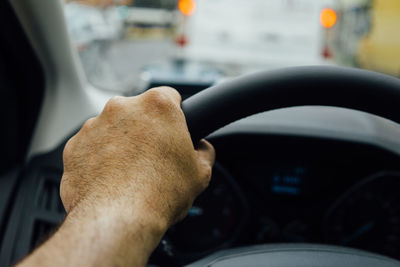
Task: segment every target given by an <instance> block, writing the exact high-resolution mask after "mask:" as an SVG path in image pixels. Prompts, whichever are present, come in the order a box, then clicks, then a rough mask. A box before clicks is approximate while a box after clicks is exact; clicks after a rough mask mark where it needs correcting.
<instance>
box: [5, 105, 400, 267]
mask: <svg viewBox="0 0 400 267" xmlns="http://www.w3.org/2000/svg"><path fill="white" fill-rule="evenodd" d="M316 109H317V110H316ZM278 115H279V116H278ZM397 136H399V127H398V125H396V124H393V123H392V122H389V121H386V120H384V119H382V118H377V117H371V116H370V117H366V116H365V115H364V114H361V113H357V112H347V111H346V110H341V109H335V110H331V109H330V108H320V107H318V108H317V107H314V108H312V109H294V110H293V109H292V110H291V111H288V110H281V111H273V112H268V113H264V114H258V115H255V116H252V117H249V118H246V119H244V120H242V121H238V122H235V123H233V124H231V125H229V126H227V127H225V128H223V129H221V130H219V131H217V132H216V133H214V134H212V135H210V136H209V138H208V139H209V140H210V141H211V142H212V143H213V145H214V146H215V148H216V151H217V163H216V165H215V167H214V170H213V178H212V181H211V183H210V185H209V187H208V189H207V190H206V191H205V192H204V193H203V194H202V195H200V196H199V198H198V199H197V200H196V202H195V203H194V205H193V207H192V209H191V210H190V211H189V213H188V216H187V217H186V218H185V219H184V220H183V221H182V222H180V223H178V224H177V225H175V226H173V227H172V228H171V229H170V230H169V231H168V232H167V233H166V235H165V236H164V238H163V239H162V241H161V242H160V245H159V247H158V248H157V249H156V251H155V252H154V253H153V255H152V257H151V259H150V264H152V265H155V266H180V265H184V264H187V263H190V262H192V261H195V260H196V259H200V258H202V257H204V256H206V255H209V254H211V253H213V252H215V251H218V250H221V249H224V248H234V247H243V246H249V245H256V244H276V243H317V244H335V245H339V246H348V247H354V248H359V249H364V250H367V251H370V252H376V253H380V254H383V255H386V256H390V257H393V258H397V259H399V258H400V257H399V255H400V195H399V194H398V192H400V164H399V163H400V157H399V155H400V150H399V143H398V142H397V143H396V142H395V139H396V138H395V137H397ZM64 145H65V142H63V143H62V144H60V145H59V146H58V147H57V148H56V149H54V150H52V151H50V152H47V153H43V154H41V155H37V156H35V157H34V158H32V159H31V160H30V162H29V164H28V165H27V166H26V167H25V170H24V174H23V175H22V176H21V177H20V179H19V180H18V181H17V182H18V183H17V187H16V188H15V189H13V192H14V193H13V195H12V198H10V199H9V200H8V203H10V204H9V206H8V208H7V209H6V213H5V215H4V216H5V217H3V218H0V219H1V221H2V224H3V227H2V231H1V232H0V239H1V249H0V265H4V266H7V265H10V264H12V263H15V262H16V261H18V260H19V259H21V258H22V257H23V256H25V255H26V254H27V253H29V252H30V251H31V250H32V249H33V248H34V247H35V246H37V245H38V244H40V243H41V242H43V240H45V239H46V237H47V236H48V235H49V233H51V232H52V231H54V229H56V228H57V226H58V225H59V224H60V223H61V222H62V220H63V219H64V216H65V211H64V209H63V207H62V203H61V201H60V198H59V193H58V189H59V183H60V179H61V174H62V151H63V148H64ZM15 180H16V179H15ZM4 203H6V202H4ZM4 218H6V219H7V220H5V219H4Z"/></svg>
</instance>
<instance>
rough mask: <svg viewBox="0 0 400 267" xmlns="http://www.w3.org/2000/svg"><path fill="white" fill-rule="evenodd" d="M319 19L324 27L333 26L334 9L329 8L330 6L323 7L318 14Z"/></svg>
mask: <svg viewBox="0 0 400 267" xmlns="http://www.w3.org/2000/svg"><path fill="white" fill-rule="evenodd" d="M320 21H321V25H322V27H324V28H327V29H329V28H332V27H333V26H335V24H336V21H337V13H336V11H335V10H333V9H331V8H324V9H322V11H321V15H320Z"/></svg>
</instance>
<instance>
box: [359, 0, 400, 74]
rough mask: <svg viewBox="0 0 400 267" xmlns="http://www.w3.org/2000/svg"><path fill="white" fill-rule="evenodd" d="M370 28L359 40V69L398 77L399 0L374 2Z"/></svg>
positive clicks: (399, 54) (399, 55)
mask: <svg viewBox="0 0 400 267" xmlns="http://www.w3.org/2000/svg"><path fill="white" fill-rule="evenodd" d="M371 19H372V27H371V30H370V32H369V34H367V35H366V36H365V37H364V38H362V39H361V40H360V45H359V49H358V53H357V58H358V63H359V64H360V67H362V68H366V69H370V70H374V71H379V72H384V73H388V74H392V75H396V76H400V0H374V2H373V5H372V18H371Z"/></svg>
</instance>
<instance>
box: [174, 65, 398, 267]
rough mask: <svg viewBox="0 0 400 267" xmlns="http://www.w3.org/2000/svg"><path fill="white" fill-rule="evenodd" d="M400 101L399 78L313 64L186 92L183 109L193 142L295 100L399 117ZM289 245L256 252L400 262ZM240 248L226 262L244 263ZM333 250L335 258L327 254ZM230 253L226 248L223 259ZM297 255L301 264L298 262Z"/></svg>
mask: <svg viewBox="0 0 400 267" xmlns="http://www.w3.org/2000/svg"><path fill="white" fill-rule="evenodd" d="M399 103H400V79H398V78H395V77H392V76H388V75H384V74H380V73H376V72H372V71H366V70H359V69H352V68H344V67H332V66H309V67H294V68H285V69H279V70H275V71H264V72H258V73H254V74H250V75H245V76H242V77H239V78H235V79H232V80H231V81H228V82H225V83H221V84H218V85H216V86H213V87H210V88H208V89H206V90H204V91H202V92H200V93H198V94H196V95H194V96H192V97H190V98H188V99H187V100H185V101H184V102H183V103H182V109H183V112H184V114H185V116H186V121H187V124H188V129H189V132H190V134H191V136H192V140H193V143H194V144H196V143H197V142H198V141H199V140H200V139H201V138H204V137H206V136H208V135H209V134H210V133H212V132H214V131H215V130H218V129H219V128H221V127H223V126H225V125H227V124H229V123H231V122H234V121H236V120H238V119H241V118H244V117H247V116H249V115H253V114H256V113H260V112H264V111H269V110H273V109H279V108H286V107H294V106H306V105H307V106H308V105H318V106H334V107H342V108H349V109H354V110H359V111H364V112H368V113H371V114H374V115H377V116H381V117H384V118H387V119H389V120H392V121H394V122H397V123H400V112H399V111H398V110H397V109H398V108H397V106H398V104H399ZM325 247H326V246H325ZM244 249H246V248H244ZM286 249H287V248H285V253H286V254H285V256H282V257H281V256H279V255H278V254H276V253H277V252H276V251H272V252H271V251H270V249H268V250H266V251H264V250H263V251H262V252H261V253H260V254H259V255H258V257H259V259H261V260H262V261H263V263H264V262H265V264H266V265H263V266H278V265H276V264H279V266H313V264H315V262H313V260H315V258H316V257H320V258H321V260H320V261H319V263H321V264H319V266H339V265H335V264H336V263H338V262H340V263H341V264H346V261H348V259H347V257H348V255H351V256H352V257H355V259H356V260H355V261H356V262H360V263H361V262H362V264H361V265H357V266H363V267H367V266H400V262H398V261H395V260H391V259H388V258H382V259H381V258H379V256H374V255H373V254H368V255H366V254H363V253H359V252H357V251H354V250H351V249H347V248H334V247H331V248H330V250H331V251H330V253H331V254H329V255H328V254H326V255H325V254H324V253H326V251H324V248H323V246H322V245H321V246H318V245H317V246H315V247H313V249H312V250H311V251H310V249H309V248H308V247H304V246H301V247H300V246H298V245H295V247H294V250H293V251H286ZM250 251H251V252H252V253H253V252H254V251H255V250H254V249H252V248H250ZM242 253H243V251H242V250H240V251H234V252H233V253H231V252H230V254H229V255H228V256H229V257H230V259H232V260H231V261H228V262H227V264H229V265H226V264H225V265H226V266H243V265H241V264H242V263H244V260H245V256H243V255H242ZM279 253H282V252H279ZM277 255H278V256H279V257H276V256H277ZM282 255H283V254H282ZM332 255H333V257H334V259H335V261H336V262H332V259H331V258H329V256H332ZM371 255H372V256H371ZM212 257H213V256H211V260H210V261H208V260H207V259H205V261H199V262H197V263H195V264H193V266H204V264H205V263H206V265H207V266H213V263H216V259H215V258H212ZM226 257H227V255H225V254H224V255H223V257H222V259H226ZM271 257H275V261H274V262H273V263H272V265H271V264H269V265H268V259H271ZM247 260H250V261H249V262H248V263H249V264H253V265H252V266H261V265H259V264H258V265H257V262H252V259H251V258H250V259H249V258H247ZM299 260H300V261H302V263H303V265H299ZM246 264H247V263H246ZM254 264H255V265H254ZM274 264H275V265H274ZM310 264H311V265H310ZM332 264H333V265H332ZM377 264H378V265H377ZM225 265H224V264H216V265H215V266H225ZM341 266H343V265H341ZM352 266H353V265H352Z"/></svg>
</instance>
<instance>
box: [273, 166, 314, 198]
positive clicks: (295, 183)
mask: <svg viewBox="0 0 400 267" xmlns="http://www.w3.org/2000/svg"><path fill="white" fill-rule="evenodd" d="M305 175H306V169H305V168H304V167H296V168H290V169H280V170H277V171H276V172H274V173H273V174H272V176H270V179H271V192H272V193H275V194H282V195H294V196H296V195H300V194H301V193H302V189H303V188H302V187H303V180H304V179H305Z"/></svg>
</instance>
